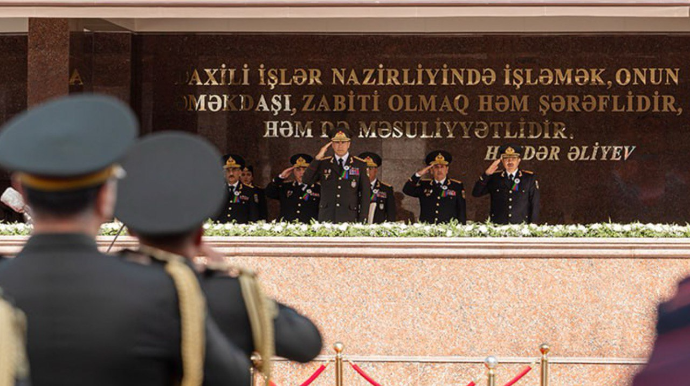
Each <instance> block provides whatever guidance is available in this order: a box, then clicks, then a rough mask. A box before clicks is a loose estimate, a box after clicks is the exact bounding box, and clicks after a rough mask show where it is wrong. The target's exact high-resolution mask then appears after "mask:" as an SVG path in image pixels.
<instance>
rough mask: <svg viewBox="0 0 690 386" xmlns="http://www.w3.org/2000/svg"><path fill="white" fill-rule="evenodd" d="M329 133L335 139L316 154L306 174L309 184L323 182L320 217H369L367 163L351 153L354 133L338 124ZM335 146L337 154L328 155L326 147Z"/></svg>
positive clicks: (328, 219)
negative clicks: (337, 126)
mask: <svg viewBox="0 0 690 386" xmlns="http://www.w3.org/2000/svg"><path fill="white" fill-rule="evenodd" d="M328 136H329V137H330V139H331V141H330V142H328V143H327V144H326V145H324V146H323V147H322V148H321V150H320V151H319V153H318V154H317V155H316V157H314V161H313V162H312V163H311V164H309V167H308V168H307V171H306V172H305V173H304V178H303V181H304V183H305V184H307V185H311V184H314V183H317V182H318V183H321V202H320V203H319V221H321V222H331V223H342V222H358V221H359V222H363V221H366V220H367V216H368V213H369V203H370V202H371V185H370V184H369V177H367V173H366V169H367V164H366V163H365V162H364V161H363V160H362V159H360V158H358V157H354V156H352V155H350V153H349V149H350V144H351V142H350V141H351V139H352V133H351V132H350V131H349V130H347V129H342V128H334V129H332V130H331V131H330V132H329V133H328ZM331 146H332V147H333V153H334V155H333V156H332V157H326V151H328V148H329V147H331Z"/></svg>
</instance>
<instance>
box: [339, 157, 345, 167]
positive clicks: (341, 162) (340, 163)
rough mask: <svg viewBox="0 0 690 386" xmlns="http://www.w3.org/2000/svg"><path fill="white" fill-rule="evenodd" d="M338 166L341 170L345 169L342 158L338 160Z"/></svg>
mask: <svg viewBox="0 0 690 386" xmlns="http://www.w3.org/2000/svg"><path fill="white" fill-rule="evenodd" d="M338 166H340V168H341V169H342V168H343V167H344V165H343V159H342V158H340V159H339V160H338Z"/></svg>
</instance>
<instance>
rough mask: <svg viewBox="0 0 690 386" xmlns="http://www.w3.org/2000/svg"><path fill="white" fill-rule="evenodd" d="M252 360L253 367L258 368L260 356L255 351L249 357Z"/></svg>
mask: <svg viewBox="0 0 690 386" xmlns="http://www.w3.org/2000/svg"><path fill="white" fill-rule="evenodd" d="M249 359H250V360H251V361H252V364H253V365H254V367H256V368H259V367H260V366H261V356H260V355H259V354H257V353H253V354H252V356H251V357H250V358H249Z"/></svg>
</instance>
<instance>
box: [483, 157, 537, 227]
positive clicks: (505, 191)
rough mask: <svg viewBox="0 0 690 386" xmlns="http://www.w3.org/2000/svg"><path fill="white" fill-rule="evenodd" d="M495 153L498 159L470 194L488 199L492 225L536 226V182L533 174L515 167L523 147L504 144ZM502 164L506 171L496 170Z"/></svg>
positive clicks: (518, 162) (517, 164) (518, 163)
mask: <svg viewBox="0 0 690 386" xmlns="http://www.w3.org/2000/svg"><path fill="white" fill-rule="evenodd" d="M498 151H499V153H500V155H501V156H500V158H499V159H497V160H496V161H494V162H493V163H492V164H491V166H489V168H488V169H486V171H485V172H484V174H482V175H481V176H480V177H479V181H477V183H476V184H474V189H473V190H472V195H473V196H475V197H481V196H484V195H486V194H488V195H490V196H491V222H493V223H496V224H520V223H536V222H537V221H539V182H538V181H537V176H536V175H535V174H534V173H532V172H531V171H528V170H522V169H519V168H518V166H519V165H520V160H521V158H520V155H521V154H522V147H521V146H518V145H515V144H507V145H503V146H501V147H500V148H499V149H498ZM501 163H503V167H504V168H505V170H502V171H499V170H498V166H499V164H501Z"/></svg>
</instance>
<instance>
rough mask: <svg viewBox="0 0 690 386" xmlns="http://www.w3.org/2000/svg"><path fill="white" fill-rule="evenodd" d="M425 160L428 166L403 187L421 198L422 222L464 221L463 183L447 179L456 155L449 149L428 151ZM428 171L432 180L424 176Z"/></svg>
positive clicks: (409, 194) (406, 192)
mask: <svg viewBox="0 0 690 386" xmlns="http://www.w3.org/2000/svg"><path fill="white" fill-rule="evenodd" d="M425 161H426V164H427V165H428V166H427V167H425V168H424V169H421V170H419V171H418V172H416V173H415V174H413V175H412V177H410V179H409V180H408V181H407V182H406V183H405V186H404V187H403V193H405V194H407V195H408V196H412V197H417V198H419V204H420V206H421V209H420V211H419V221H420V222H425V223H430V224H436V223H443V222H449V221H450V220H452V219H455V220H457V221H458V222H459V223H460V224H465V222H466V221H467V212H466V205H465V188H464V187H463V185H462V182H460V181H458V180H453V179H449V178H448V166H449V165H450V163H451V162H452V161H453V156H452V155H451V154H450V153H448V152H447V151H443V150H435V151H432V152H431V153H429V154H427V156H426V159H425ZM429 171H431V175H432V176H433V179H424V180H423V179H422V176H424V175H425V174H426V173H428V172H429Z"/></svg>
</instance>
